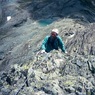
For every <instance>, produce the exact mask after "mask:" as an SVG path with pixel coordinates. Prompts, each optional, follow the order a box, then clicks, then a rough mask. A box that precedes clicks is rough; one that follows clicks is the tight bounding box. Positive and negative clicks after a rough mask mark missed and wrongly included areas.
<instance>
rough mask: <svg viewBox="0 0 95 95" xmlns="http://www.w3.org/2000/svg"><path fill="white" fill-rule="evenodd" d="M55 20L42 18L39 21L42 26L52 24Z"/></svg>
mask: <svg viewBox="0 0 95 95" xmlns="http://www.w3.org/2000/svg"><path fill="white" fill-rule="evenodd" d="M54 21H55V20H54V19H42V20H39V21H38V23H39V24H40V25H41V26H47V25H50V24H52V23H53V22H54Z"/></svg>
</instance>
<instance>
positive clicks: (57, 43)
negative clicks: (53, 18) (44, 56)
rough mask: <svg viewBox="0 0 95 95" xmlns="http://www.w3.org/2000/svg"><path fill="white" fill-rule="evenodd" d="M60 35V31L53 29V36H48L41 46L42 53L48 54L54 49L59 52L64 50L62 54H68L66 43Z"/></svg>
mask: <svg viewBox="0 0 95 95" xmlns="http://www.w3.org/2000/svg"><path fill="white" fill-rule="evenodd" d="M58 33H59V31H58V29H53V30H52V31H51V35H50V36H46V37H45V38H44V40H43V42H42V45H41V49H42V51H41V53H44V52H47V53H48V52H50V51H51V50H53V49H55V50H58V49H59V48H60V49H61V50H62V52H64V53H66V49H65V46H64V43H63V41H62V39H61V37H60V36H59V35H58Z"/></svg>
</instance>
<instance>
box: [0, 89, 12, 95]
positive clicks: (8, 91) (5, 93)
mask: <svg viewBox="0 0 95 95" xmlns="http://www.w3.org/2000/svg"><path fill="white" fill-rule="evenodd" d="M1 92H2V94H3V95H9V93H10V92H11V90H10V89H8V88H2V89H1Z"/></svg>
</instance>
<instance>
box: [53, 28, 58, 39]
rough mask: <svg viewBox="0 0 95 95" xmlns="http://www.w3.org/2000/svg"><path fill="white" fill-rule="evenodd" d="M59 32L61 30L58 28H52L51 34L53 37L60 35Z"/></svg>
mask: <svg viewBox="0 0 95 95" xmlns="http://www.w3.org/2000/svg"><path fill="white" fill-rule="evenodd" d="M58 33H59V30H58V29H52V31H51V36H52V37H56V36H57V35H58Z"/></svg>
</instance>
